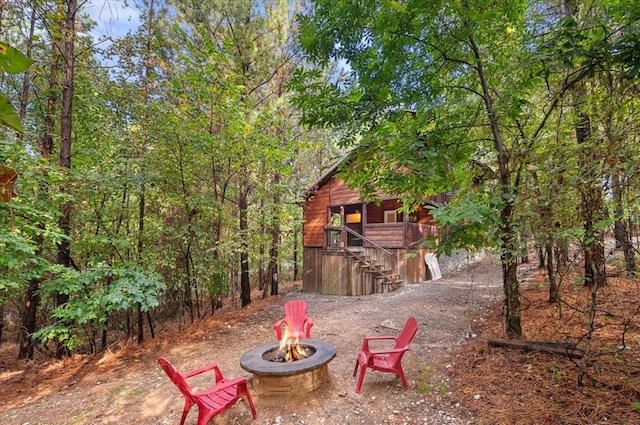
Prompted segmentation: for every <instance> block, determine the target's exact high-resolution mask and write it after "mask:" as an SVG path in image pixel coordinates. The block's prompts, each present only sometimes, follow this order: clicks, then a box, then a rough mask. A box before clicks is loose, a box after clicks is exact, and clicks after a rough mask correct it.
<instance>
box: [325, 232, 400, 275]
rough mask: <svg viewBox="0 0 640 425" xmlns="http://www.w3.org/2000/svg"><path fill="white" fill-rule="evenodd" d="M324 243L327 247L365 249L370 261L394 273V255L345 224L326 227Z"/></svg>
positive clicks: (351, 249) (350, 249)
mask: <svg viewBox="0 0 640 425" xmlns="http://www.w3.org/2000/svg"><path fill="white" fill-rule="evenodd" d="M325 244H326V247H327V248H335V249H346V250H349V251H361V250H362V249H365V250H366V251H367V255H368V256H369V257H371V260H372V261H374V262H375V263H377V264H379V265H380V266H381V267H382V269H383V270H387V271H389V272H390V273H391V274H395V261H394V260H395V255H394V254H393V253H392V252H391V251H389V250H387V249H384V248H383V247H381V246H380V245H378V244H376V243H375V242H373V241H371V240H369V239H367V238H366V237H364V236H363V235H361V234H360V233H358V232H356V231H355V230H353V229H350V228H349V227H347V226H339V227H338V226H335V227H326V228H325Z"/></svg>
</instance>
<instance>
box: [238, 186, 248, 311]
mask: <svg viewBox="0 0 640 425" xmlns="http://www.w3.org/2000/svg"><path fill="white" fill-rule="evenodd" d="M247 196H248V189H247V182H246V181H245V179H244V178H243V179H242V184H241V185H240V193H239V195H238V218H239V225H240V234H239V238H240V298H241V300H242V301H241V304H242V307H245V306H247V305H249V304H251V283H250V280H249V244H248V242H247V237H248V233H249V229H248V222H247V213H248V208H249V205H248V199H247Z"/></svg>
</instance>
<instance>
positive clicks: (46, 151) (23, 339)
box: [0, 7, 59, 359]
mask: <svg viewBox="0 0 640 425" xmlns="http://www.w3.org/2000/svg"><path fill="white" fill-rule="evenodd" d="M35 21H36V9H35V7H33V9H32V11H31V20H30V25H29V40H28V41H27V56H30V55H31V48H32V44H33V34H34V28H35ZM53 53H54V54H53V57H52V62H51V74H50V75H49V90H50V94H49V96H48V98H47V107H48V110H47V111H46V115H45V134H44V136H43V137H42V139H41V141H40V154H41V155H42V156H43V157H44V158H46V159H49V158H50V157H51V154H52V151H53V122H54V121H55V117H54V115H55V96H53V93H55V90H54V87H55V82H56V81H57V74H58V67H59V55H58V54H57V52H56V51H55V49H54V51H53ZM30 75H31V74H30V71H29V69H27V70H26V71H25V73H24V80H23V85H22V95H21V97H20V120H21V121H22V120H24V118H25V117H26V114H27V105H28V102H29V88H30V85H31V78H30ZM52 97H53V98H52ZM46 192H47V186H46V185H42V186H41V187H40V190H39V192H38V194H37V195H36V196H37V197H41V196H43V195H44V194H45V193H46ZM39 227H40V228H42V227H43V226H42V225H39ZM36 244H37V249H36V254H35V255H36V256H40V255H41V253H40V251H41V247H42V244H43V239H42V237H41V236H37V237H36ZM39 289H40V279H39V278H32V279H30V280H29V284H28V285H27V288H26V289H25V292H24V303H23V309H22V326H20V334H19V336H18V344H19V350H18V358H19V359H32V358H33V338H32V337H31V335H32V334H33V333H34V332H35V331H36V330H37V317H38V307H39V305H40V296H39V294H38V291H39ZM0 339H1V336H0Z"/></svg>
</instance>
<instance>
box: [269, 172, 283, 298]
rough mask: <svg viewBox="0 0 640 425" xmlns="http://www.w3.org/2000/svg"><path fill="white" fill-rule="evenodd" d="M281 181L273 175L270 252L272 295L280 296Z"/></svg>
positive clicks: (276, 175)
mask: <svg viewBox="0 0 640 425" xmlns="http://www.w3.org/2000/svg"><path fill="white" fill-rule="evenodd" d="M280 181H281V175H280V173H279V172H277V171H276V172H274V174H273V186H274V187H275V190H274V191H273V208H274V211H273V214H272V218H271V249H270V250H269V277H270V279H271V295H278V247H279V246H280V214H278V211H279V209H280V192H279V191H280Z"/></svg>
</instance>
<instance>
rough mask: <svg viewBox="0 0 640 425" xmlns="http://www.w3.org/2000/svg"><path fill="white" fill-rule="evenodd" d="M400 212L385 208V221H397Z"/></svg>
mask: <svg viewBox="0 0 640 425" xmlns="http://www.w3.org/2000/svg"><path fill="white" fill-rule="evenodd" d="M397 216H398V214H397V213H396V210H385V211H384V222H385V223H395V222H397V221H398V220H397V218H398V217H397Z"/></svg>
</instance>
